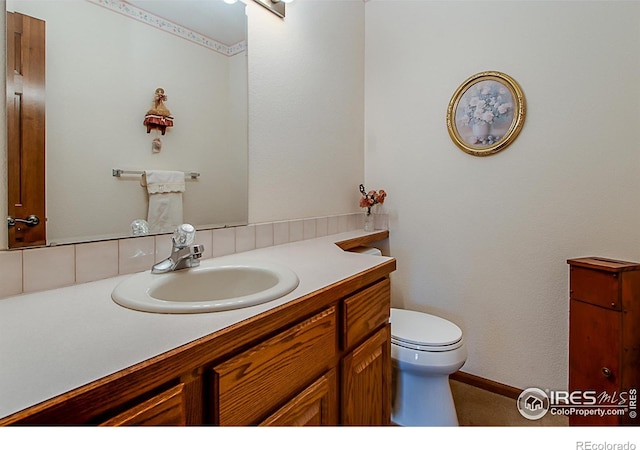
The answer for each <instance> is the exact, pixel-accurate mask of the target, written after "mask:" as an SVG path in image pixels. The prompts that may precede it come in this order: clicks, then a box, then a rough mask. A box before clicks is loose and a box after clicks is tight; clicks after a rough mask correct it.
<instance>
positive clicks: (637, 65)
mask: <svg viewBox="0 0 640 450" xmlns="http://www.w3.org/2000/svg"><path fill="white" fill-rule="evenodd" d="M365 11H366V57H365V61H366V65H365V69H366V70H365V86H366V87H365V99H366V108H365V117H366V121H365V123H366V127H365V150H366V151H365V161H366V163H365V167H366V169H365V172H366V180H367V187H368V188H370V189H378V188H384V189H386V190H387V192H388V193H389V197H388V199H387V206H388V208H389V209H390V210H391V212H392V218H391V228H392V231H391V239H390V247H391V253H392V254H393V255H395V256H396V257H397V259H398V270H397V272H396V273H395V274H394V276H393V283H392V284H393V287H394V289H393V295H394V297H393V301H394V303H395V305H396V306H404V307H407V308H414V309H417V310H421V311H426V312H433V313H436V314H440V315H442V316H444V317H447V318H449V319H451V320H453V321H455V322H456V323H458V324H459V325H460V326H461V327H462V328H463V330H464V332H465V335H466V339H467V343H468V346H469V358H468V361H467V363H466V365H465V366H464V367H463V369H462V370H464V371H467V372H469V373H472V374H476V375H479V376H482V377H486V378H490V379H492V380H496V381H499V382H502V383H506V384H509V385H512V386H516V387H520V388H526V387H529V386H537V387H542V388H556V389H560V388H566V383H567V338H568V326H567V325H568V322H567V321H568V313H567V311H568V298H567V296H568V287H567V281H568V267H567V264H566V260H567V259H568V258H573V257H580V256H589V255H599V256H607V257H613V258H619V259H629V260H634V261H637V260H639V259H640V245H639V244H640V227H639V225H640V211H639V208H638V198H639V194H640V176H638V173H639V171H640V152H639V148H638V147H639V144H638V139H637V135H638V125H640V123H639V121H640V87H639V85H638V79H639V77H638V75H640V53H639V52H638V48H640V31H639V30H640V26H639V22H640V3H636V2H619V1H605V2H593V1H587V2H576V1H572V2H565V1H554V2H547V1H545V2H539V1H527V2H525V1H517V2H504V1H467V2H462V1H455V2H452V1H385V0H372V1H370V2H368V3H367V6H366V8H365ZM484 70H498V71H502V72H505V73H507V74H509V75H511V76H512V77H514V78H515V79H516V80H517V81H518V82H519V84H520V85H521V87H522V89H523V90H524V93H525V96H526V98H527V105H528V106H527V118H526V121H525V125H524V129H523V130H522V132H521V133H520V135H519V137H518V138H517V139H516V141H515V142H514V143H513V144H512V145H511V146H510V147H508V148H507V149H506V150H503V151H502V152H501V153H498V154H496V155H493V156H489V157H482V158H481V157H474V156H471V155H468V154H466V153H464V152H462V151H461V150H459V149H458V148H457V147H456V146H455V145H454V144H453V142H452V141H451V139H450V138H449V135H448V134H447V129H446V124H445V117H446V110H447V105H448V102H449V100H450V98H451V95H452V94H453V92H454V91H455V90H456V88H457V87H458V86H459V85H460V84H461V83H462V82H463V81H464V80H465V79H466V78H467V77H469V76H471V75H473V74H474V73H477V72H481V71H484Z"/></svg>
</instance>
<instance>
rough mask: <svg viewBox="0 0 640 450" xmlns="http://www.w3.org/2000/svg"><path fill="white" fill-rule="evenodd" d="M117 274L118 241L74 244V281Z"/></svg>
mask: <svg viewBox="0 0 640 450" xmlns="http://www.w3.org/2000/svg"><path fill="white" fill-rule="evenodd" d="M117 275H118V241H103V242H90V243H87V244H78V245H76V283H86V282H88V281H96V280H102V279H105V278H111V277H115V276H117Z"/></svg>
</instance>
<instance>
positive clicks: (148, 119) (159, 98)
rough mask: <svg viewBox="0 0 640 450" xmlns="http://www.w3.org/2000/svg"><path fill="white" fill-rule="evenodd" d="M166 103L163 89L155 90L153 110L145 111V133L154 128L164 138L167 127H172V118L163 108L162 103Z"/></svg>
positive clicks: (165, 108)
mask: <svg viewBox="0 0 640 450" xmlns="http://www.w3.org/2000/svg"><path fill="white" fill-rule="evenodd" d="M166 101H167V96H166V94H165V93H164V89H162V88H158V89H156V92H155V95H154V100H153V108H151V109H150V110H149V111H147V114H146V115H145V116H144V125H145V126H146V127H147V133H149V132H150V131H151V130H152V129H154V128H155V129H158V130H160V131H161V132H162V135H163V136H164V133H165V131H166V130H167V127H172V126H173V117H172V116H171V112H170V111H169V110H168V109H167V107H166V106H164V102H166Z"/></svg>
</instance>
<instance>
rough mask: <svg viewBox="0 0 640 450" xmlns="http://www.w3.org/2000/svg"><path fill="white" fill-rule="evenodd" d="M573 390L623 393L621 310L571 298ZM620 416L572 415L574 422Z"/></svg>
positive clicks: (610, 419) (592, 422) (594, 422)
mask: <svg viewBox="0 0 640 450" xmlns="http://www.w3.org/2000/svg"><path fill="white" fill-rule="evenodd" d="M570 308H571V309H570V327H569V391H571V392H575V391H595V392H596V393H597V394H600V393H602V392H606V393H608V394H609V395H612V394H613V393H618V394H619V393H620V387H621V386H620V354H621V348H620V345H621V339H620V336H621V334H620V333H621V317H620V313H619V312H618V311H614V310H610V309H605V308H601V307H599V306H595V305H591V304H588V303H584V302H581V301H578V300H571V307H570ZM618 420H619V417H617V416H603V417H594V416H579V415H573V416H570V417H569V423H570V425H616V424H617V423H618Z"/></svg>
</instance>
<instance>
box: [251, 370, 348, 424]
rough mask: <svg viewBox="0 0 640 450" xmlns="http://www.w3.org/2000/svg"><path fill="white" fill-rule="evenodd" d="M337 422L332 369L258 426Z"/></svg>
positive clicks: (336, 404)
mask: <svg viewBox="0 0 640 450" xmlns="http://www.w3.org/2000/svg"><path fill="white" fill-rule="evenodd" d="M337 424H338V376H337V375H336V370H335V369H332V370H331V371H329V372H327V373H326V374H325V375H323V376H322V377H320V379H319V380H317V381H316V382H315V383H313V384H312V385H311V386H309V387H308V388H307V389H305V390H304V391H302V392H301V393H300V394H299V395H297V396H296V397H295V398H293V400H291V401H289V402H288V403H287V404H286V405H284V406H283V407H282V408H280V409H279V410H278V411H276V412H275V413H274V414H272V415H271V416H270V417H269V418H267V419H266V420H265V421H264V422H262V423H261V424H260V426H319V425H337Z"/></svg>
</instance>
